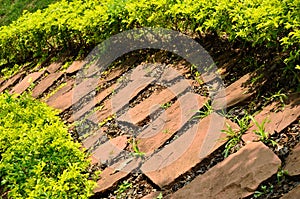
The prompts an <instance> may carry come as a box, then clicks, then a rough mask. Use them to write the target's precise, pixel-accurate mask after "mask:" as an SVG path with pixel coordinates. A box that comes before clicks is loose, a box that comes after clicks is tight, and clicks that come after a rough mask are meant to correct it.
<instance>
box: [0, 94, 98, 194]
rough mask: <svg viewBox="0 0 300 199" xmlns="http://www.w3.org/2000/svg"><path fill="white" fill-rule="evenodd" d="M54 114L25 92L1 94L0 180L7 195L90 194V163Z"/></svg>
mask: <svg viewBox="0 0 300 199" xmlns="http://www.w3.org/2000/svg"><path fill="white" fill-rule="evenodd" d="M55 114H56V112H55V111H54V110H52V109H51V108H49V107H47V106H46V104H44V103H41V102H39V101H36V100H33V99H32V98H31V97H28V96H27V95H22V96H21V97H20V98H16V97H13V96H11V95H9V94H7V93H5V94H1V95H0V132H1V134H0V155H1V156H0V157H1V159H0V160H1V161H0V176H1V177H0V180H1V186H2V187H4V188H3V189H4V190H3V191H4V192H6V193H7V192H8V197H11V198H88V197H89V196H90V195H91V194H92V189H93V187H94V185H95V183H94V182H93V181H91V180H89V179H88V177H89V174H88V173H87V168H88V167H89V164H90V163H89V161H87V160H86V155H85V154H84V153H83V152H82V151H81V150H80V149H79V147H80V144H79V143H74V142H73V141H72V138H71V137H70V135H69V133H68V131H67V129H66V128H65V127H64V124H63V122H62V121H61V120H60V118H59V117H58V116H56V115H55ZM0 190H1V189H0ZM2 194H3V193H2Z"/></svg>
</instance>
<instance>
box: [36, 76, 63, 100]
mask: <svg viewBox="0 0 300 199" xmlns="http://www.w3.org/2000/svg"><path fill="white" fill-rule="evenodd" d="M62 75H63V73H62V72H58V73H52V74H49V75H48V76H47V77H45V78H44V79H42V80H41V81H40V83H39V84H38V85H36V86H35V87H34V89H33V90H32V96H33V97H35V98H37V97H39V96H40V95H41V94H43V93H44V92H45V91H46V90H47V89H48V88H49V87H51V86H52V85H53V84H54V82H55V81H57V80H58V79H59V78H60V77H61V76H62Z"/></svg>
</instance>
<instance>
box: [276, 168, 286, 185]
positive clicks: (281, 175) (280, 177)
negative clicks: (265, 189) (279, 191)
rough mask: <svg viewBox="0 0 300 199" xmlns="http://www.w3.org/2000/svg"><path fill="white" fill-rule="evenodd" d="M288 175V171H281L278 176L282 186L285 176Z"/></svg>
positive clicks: (278, 181)
mask: <svg viewBox="0 0 300 199" xmlns="http://www.w3.org/2000/svg"><path fill="white" fill-rule="evenodd" d="M286 175H288V171H287V170H283V169H281V168H280V169H279V170H278V172H277V174H276V176H277V183H278V184H281V182H282V181H283V180H284V179H285V176H286Z"/></svg>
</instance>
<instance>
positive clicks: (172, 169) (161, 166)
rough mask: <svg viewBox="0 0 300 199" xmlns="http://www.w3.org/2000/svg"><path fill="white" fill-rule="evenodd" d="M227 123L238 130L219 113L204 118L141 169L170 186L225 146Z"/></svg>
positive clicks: (152, 178)
mask: <svg viewBox="0 0 300 199" xmlns="http://www.w3.org/2000/svg"><path fill="white" fill-rule="evenodd" d="M226 123H227V124H229V125H230V126H231V127H232V128H233V129H237V128H238V126H237V125H236V124H234V123H232V122H231V121H230V120H227V119H225V118H223V117H222V116H220V115H218V114H216V113H212V114H210V115H209V116H207V117H205V118H203V119H202V120H201V121H200V122H199V123H197V124H195V125H193V126H192V127H191V128H190V129H189V130H188V131H187V132H185V133H184V134H183V135H182V136H180V137H179V138H177V139H176V140H175V141H174V142H172V143H171V144H169V145H167V146H166V147H164V148H163V149H162V150H161V151H160V152H158V153H156V154H154V155H153V156H152V157H151V158H150V159H149V160H147V161H146V162H145V163H144V164H143V165H142V167H141V170H142V172H143V173H144V174H145V175H146V176H147V177H149V179H150V180H151V181H152V182H154V183H155V184H156V185H158V186H160V187H164V186H166V185H168V184H170V183H171V182H173V181H174V180H175V179H176V178H178V177H179V176H180V175H182V174H184V173H186V172H187V171H189V170H190V169H192V168H193V167H194V166H196V165H197V164H199V163H200V162H201V161H202V160H203V159H205V158H207V157H208V156H209V155H210V154H211V153H213V152H214V151H215V150H216V149H218V148H219V147H220V146H222V145H223V144H224V143H225V141H226V140H225V137H226V134H225V133H222V132H221V130H223V129H226V128H227V126H226Z"/></svg>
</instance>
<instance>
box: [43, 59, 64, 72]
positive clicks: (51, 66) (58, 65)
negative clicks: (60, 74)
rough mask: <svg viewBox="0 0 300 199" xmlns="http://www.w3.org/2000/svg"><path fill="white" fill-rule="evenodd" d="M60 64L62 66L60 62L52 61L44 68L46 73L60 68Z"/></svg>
mask: <svg viewBox="0 0 300 199" xmlns="http://www.w3.org/2000/svg"><path fill="white" fill-rule="evenodd" d="M61 66H62V63H57V62H54V63H52V64H50V65H49V66H48V67H47V69H46V70H47V72H48V73H55V72H56V71H57V70H58V69H60V67H61Z"/></svg>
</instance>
